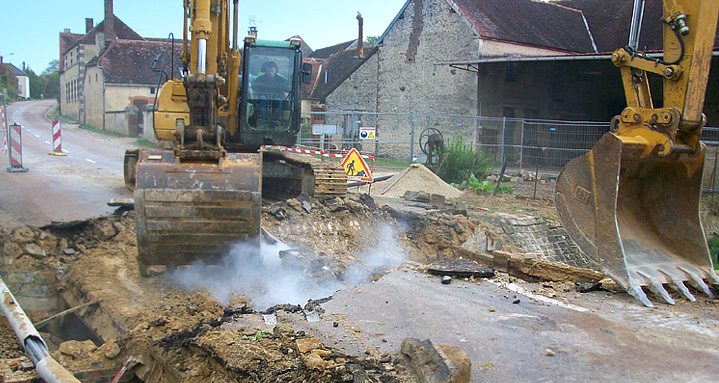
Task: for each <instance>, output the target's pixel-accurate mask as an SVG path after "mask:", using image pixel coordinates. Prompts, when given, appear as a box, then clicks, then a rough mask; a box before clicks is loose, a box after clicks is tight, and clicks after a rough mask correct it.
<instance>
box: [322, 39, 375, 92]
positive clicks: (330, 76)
mask: <svg viewBox="0 0 719 383" xmlns="http://www.w3.org/2000/svg"><path fill="white" fill-rule="evenodd" d="M375 52H377V47H372V48H365V56H364V58H358V57H357V50H356V49H352V50H343V51H340V52H338V53H336V54H334V55H332V57H330V58H329V59H327V60H326V61H325V62H324V64H323V65H322V71H321V72H320V73H319V76H318V79H317V84H316V85H315V88H314V90H313V92H312V98H317V99H320V100H324V98H325V97H327V96H328V95H329V94H330V93H332V91H334V90H335V89H336V88H337V87H338V86H340V85H341V84H342V83H343V82H344V81H345V80H346V79H347V78H349V76H350V75H351V74H352V73H354V71H356V70H357V69H358V68H359V67H360V66H361V65H362V64H364V63H365V61H367V60H368V59H369V58H370V57H372V55H374V54H375ZM325 79H327V81H325Z"/></svg>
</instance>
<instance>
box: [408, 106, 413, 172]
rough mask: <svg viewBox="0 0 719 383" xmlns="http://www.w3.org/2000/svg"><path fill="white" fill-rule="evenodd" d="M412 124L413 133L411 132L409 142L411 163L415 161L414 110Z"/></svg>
mask: <svg viewBox="0 0 719 383" xmlns="http://www.w3.org/2000/svg"><path fill="white" fill-rule="evenodd" d="M410 126H411V128H412V133H411V134H410V142H409V163H410V164H411V163H412V162H413V161H414V112H412V122H411V124H410Z"/></svg>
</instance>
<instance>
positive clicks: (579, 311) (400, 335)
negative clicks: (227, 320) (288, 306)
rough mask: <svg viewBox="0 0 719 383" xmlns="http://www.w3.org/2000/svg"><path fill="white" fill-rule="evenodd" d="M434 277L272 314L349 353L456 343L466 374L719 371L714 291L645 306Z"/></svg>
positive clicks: (604, 295) (544, 376)
mask: <svg viewBox="0 0 719 383" xmlns="http://www.w3.org/2000/svg"><path fill="white" fill-rule="evenodd" d="M440 280H441V278H440V277H438V276H431V275H428V274H423V273H418V272H415V271H406V270H404V271H403V270H400V271H395V272H393V273H390V274H388V275H385V276H384V277H383V278H382V279H380V280H378V281H376V282H373V283H368V284H364V285H360V286H358V287H355V288H351V289H347V290H343V291H338V292H336V293H335V294H334V295H333V297H332V299H331V300H329V301H328V302H326V303H323V304H322V306H321V307H322V309H323V310H324V312H323V313H322V320H320V321H318V322H312V323H310V322H308V321H307V320H304V319H303V318H302V317H299V316H298V315H297V314H283V315H282V316H278V320H279V322H280V323H288V324H290V325H291V326H292V327H294V328H295V330H305V331H308V332H311V333H313V334H319V335H318V336H319V338H320V340H321V341H323V343H325V344H327V345H330V346H332V347H333V348H337V349H339V350H342V351H344V352H348V353H350V354H355V355H362V354H365V352H366V350H370V352H369V353H370V354H373V353H374V352H378V353H389V354H396V353H397V352H398V350H399V347H400V345H401V343H402V340H403V339H404V338H406V337H411V338H418V339H420V340H425V339H431V340H432V341H433V342H436V343H443V344H449V345H452V346H457V347H461V348H462V349H464V350H465V351H466V352H467V353H468V355H469V358H470V361H471V363H472V382H483V383H486V382H496V383H504V382H557V383H560V382H608V383H620V382H626V383H631V382H707V383H708V382H716V381H717V378H718V377H719V304H718V303H717V301H716V300H709V299H700V300H699V302H694V303H691V302H688V301H679V302H677V305H676V306H669V305H666V304H658V305H657V307H656V308H654V309H650V308H647V307H644V306H642V305H640V304H639V303H637V302H636V301H635V300H634V298H632V297H631V296H629V295H628V294H624V293H622V294H613V293H609V292H600V291H597V292H592V293H588V294H577V293H571V294H569V296H568V298H569V301H568V302H564V301H563V300H562V301H558V300H553V299H547V298H545V299H546V300H545V301H544V302H537V301H535V299H537V298H536V296H535V295H533V294H531V292H530V293H528V294H525V293H524V292H523V291H520V290H518V288H524V289H525V291H531V289H532V288H534V287H533V286H532V285H531V284H526V283H523V284H522V286H521V287H520V286H518V285H514V284H503V283H496V282H492V281H482V282H481V283H479V284H478V283H476V282H475V283H471V282H466V281H462V280H455V281H454V282H452V284H449V285H444V284H441V283H440ZM535 287H541V286H535ZM542 298H544V297H542ZM515 302H516V303H515ZM335 324H336V326H335Z"/></svg>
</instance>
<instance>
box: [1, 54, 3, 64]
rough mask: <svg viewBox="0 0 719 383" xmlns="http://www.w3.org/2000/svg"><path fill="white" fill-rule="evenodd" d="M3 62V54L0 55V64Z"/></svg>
mask: <svg viewBox="0 0 719 383" xmlns="http://www.w3.org/2000/svg"><path fill="white" fill-rule="evenodd" d="M2 63H3V59H2V56H0V64H2Z"/></svg>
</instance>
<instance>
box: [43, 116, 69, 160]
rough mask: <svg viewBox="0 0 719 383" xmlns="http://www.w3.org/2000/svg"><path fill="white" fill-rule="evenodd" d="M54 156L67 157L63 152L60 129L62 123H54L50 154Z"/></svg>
mask: <svg viewBox="0 0 719 383" xmlns="http://www.w3.org/2000/svg"><path fill="white" fill-rule="evenodd" d="M48 154H50V155H52V156H65V155H67V154H66V153H65V152H63V151H62V134H61V129H60V121H53V122H52V152H50V153H48Z"/></svg>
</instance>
